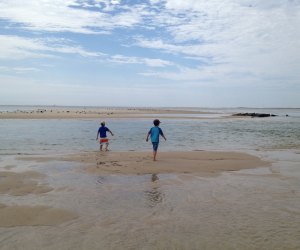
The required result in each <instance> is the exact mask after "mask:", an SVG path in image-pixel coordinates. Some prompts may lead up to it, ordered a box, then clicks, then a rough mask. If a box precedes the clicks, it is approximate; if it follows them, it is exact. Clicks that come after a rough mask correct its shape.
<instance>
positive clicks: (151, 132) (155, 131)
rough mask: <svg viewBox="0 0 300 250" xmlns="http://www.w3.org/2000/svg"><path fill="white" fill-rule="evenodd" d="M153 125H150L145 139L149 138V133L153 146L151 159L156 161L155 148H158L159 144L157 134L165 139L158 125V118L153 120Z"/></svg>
mask: <svg viewBox="0 0 300 250" xmlns="http://www.w3.org/2000/svg"><path fill="white" fill-rule="evenodd" d="M153 124H154V127H152V128H151V129H150V130H149V132H148V134H147V137H146V141H148V140H149V136H150V135H151V142H152V146H153V161H156V154H157V149H158V144H159V135H161V136H162V137H163V138H164V139H165V141H166V140H167V139H166V137H165V136H164V133H163V131H162V130H161V128H160V127H159V124H160V121H159V120H158V119H155V120H154V121H153Z"/></svg>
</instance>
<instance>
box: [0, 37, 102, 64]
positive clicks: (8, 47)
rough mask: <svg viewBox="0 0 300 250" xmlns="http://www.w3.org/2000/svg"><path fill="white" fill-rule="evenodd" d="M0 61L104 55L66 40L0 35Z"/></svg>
mask: <svg viewBox="0 0 300 250" xmlns="http://www.w3.org/2000/svg"><path fill="white" fill-rule="evenodd" d="M0 44H1V46H0V59H7V60H20V59H26V58H53V57H55V56H56V54H57V53H60V54H78V55H80V56H83V57H101V56H104V54H102V53H96V52H90V51H86V50H84V49H83V48H81V47H80V46H74V45H73V44H70V41H67V40H64V39H62V40H61V39H51V38H43V39H35V38H26V37H20V36H10V35H0Z"/></svg>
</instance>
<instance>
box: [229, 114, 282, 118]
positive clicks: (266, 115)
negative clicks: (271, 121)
mask: <svg viewBox="0 0 300 250" xmlns="http://www.w3.org/2000/svg"><path fill="white" fill-rule="evenodd" d="M233 116H250V117H273V116H277V115H274V114H266V113H237V114H233Z"/></svg>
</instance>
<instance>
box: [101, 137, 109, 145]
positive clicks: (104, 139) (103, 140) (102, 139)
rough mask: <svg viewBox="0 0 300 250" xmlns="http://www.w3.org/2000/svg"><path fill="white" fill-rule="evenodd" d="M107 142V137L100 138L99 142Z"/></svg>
mask: <svg viewBox="0 0 300 250" xmlns="http://www.w3.org/2000/svg"><path fill="white" fill-rule="evenodd" d="M104 143H108V139H107V138H100V144H104Z"/></svg>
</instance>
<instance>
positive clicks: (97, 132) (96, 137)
mask: <svg viewBox="0 0 300 250" xmlns="http://www.w3.org/2000/svg"><path fill="white" fill-rule="evenodd" d="M98 135H99V130H98V132H97V137H96V140H98Z"/></svg>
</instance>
